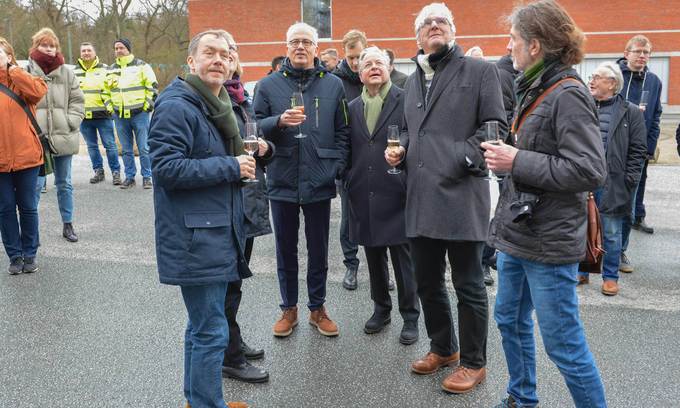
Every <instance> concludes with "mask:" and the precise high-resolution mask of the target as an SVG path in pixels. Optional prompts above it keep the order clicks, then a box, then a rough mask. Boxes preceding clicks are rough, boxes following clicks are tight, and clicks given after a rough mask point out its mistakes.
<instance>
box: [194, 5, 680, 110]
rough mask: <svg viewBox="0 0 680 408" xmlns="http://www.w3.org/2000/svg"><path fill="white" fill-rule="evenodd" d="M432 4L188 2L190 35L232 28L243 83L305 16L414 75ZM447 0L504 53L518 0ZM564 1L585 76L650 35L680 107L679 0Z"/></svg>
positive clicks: (495, 53) (329, 40)
mask: <svg viewBox="0 0 680 408" xmlns="http://www.w3.org/2000/svg"><path fill="white" fill-rule="evenodd" d="M445 1H446V0H445ZM429 3H431V0H335V1H333V0H247V1H246V0H240V1H235V0H190V1H189V27H190V31H191V35H194V34H196V33H198V32H200V31H202V30H205V29H208V28H223V29H226V30H227V31H229V32H230V33H232V34H233V35H234V37H235V38H236V41H237V43H238V44H239V47H240V56H241V61H242V62H243V65H244V69H245V78H244V80H245V81H252V80H257V79H259V78H261V77H262V76H263V75H265V74H266V73H267V71H268V70H269V64H270V61H271V58H272V57H273V56H276V55H285V53H286V43H285V40H286V30H287V28H288V27H289V26H290V25H291V24H293V23H294V22H296V21H302V20H303V13H304V16H305V21H306V22H308V23H310V24H312V25H316V26H317V28H321V30H320V31H322V32H326V33H327V34H326V35H325V37H326V38H322V39H321V40H320V44H319V50H320V51H321V50H323V49H325V48H329V47H333V48H336V49H338V50H339V51H340V52H341V53H342V45H341V39H342V36H343V35H344V33H345V32H347V31H349V30H350V29H352V28H358V29H361V30H362V31H365V32H366V35H367V37H368V38H369V43H370V44H375V45H378V46H380V47H385V48H391V49H393V50H394V51H395V53H396V55H397V65H398V67H399V69H400V70H402V71H405V72H411V71H412V69H413V66H412V64H411V61H410V60H409V58H410V57H412V56H413V55H415V53H416V51H417V48H416V43H415V34H414V27H413V22H414V20H415V16H416V15H417V13H418V12H419V11H420V9H421V8H422V7H423V6H424V5H426V4H429ZM446 4H447V5H448V6H449V8H450V9H451V10H452V11H453V15H454V20H455V24H456V31H457V33H456V34H457V35H456V38H457V42H458V43H459V44H460V45H461V46H462V47H463V48H465V49H467V48H469V47H472V46H474V45H479V46H480V47H482V49H483V50H484V54H485V56H487V57H491V58H492V59H495V58H498V57H499V56H501V55H503V54H505V46H506V44H507V42H508V34H507V33H508V30H509V28H508V27H507V26H506V25H505V23H504V21H503V16H506V15H508V14H509V13H510V11H511V10H512V7H513V4H514V1H513V0H487V1H484V2H475V1H468V0H448V1H446ZM561 4H562V5H564V7H565V8H566V9H567V10H568V11H569V12H570V14H571V15H572V17H573V18H574V19H575V20H576V23H577V24H578V25H579V26H580V27H581V29H582V30H583V31H585V32H586V35H587V39H588V41H587V45H586V47H587V49H586V51H587V55H586V60H585V61H584V62H583V63H582V64H581V65H580V66H579V67H578V69H579V70H580V72H581V74H582V75H583V76H586V75H587V74H589V73H590V71H592V70H593V69H594V68H595V66H596V65H597V64H598V63H599V62H601V61H603V60H612V59H617V58H619V57H621V56H622V54H623V49H624V47H625V44H626V42H627V41H628V39H629V38H630V37H632V36H633V35H635V34H639V33H641V34H645V35H646V36H648V37H649V38H650V40H651V41H652V44H653V49H652V61H651V63H650V68H651V70H652V71H653V72H655V73H656V74H657V75H659V77H661V80H662V82H663V84H664V89H663V94H662V102H663V103H664V104H669V105H678V107H680V0H663V1H658V0H636V1H634V2H631V1H629V0H602V1H586V0H562V1H561ZM314 18H317V20H316V21H317V22H316V23H315V22H314ZM319 20H321V21H322V22H321V23H319V22H318V21H319ZM320 37H324V35H321V36H320ZM674 108H676V107H675V106H674V107H672V108H671V110H675V109H674Z"/></svg>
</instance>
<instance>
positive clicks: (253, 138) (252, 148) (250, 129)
mask: <svg viewBox="0 0 680 408" xmlns="http://www.w3.org/2000/svg"><path fill="white" fill-rule="evenodd" d="M243 148H244V149H245V151H246V152H247V153H248V154H249V155H250V157H253V156H254V155H255V152H256V151H257V150H258V149H259V148H260V146H259V142H258V140H257V122H246V137H245V138H244V139H243ZM258 181H259V180H257V179H256V178H255V179H251V178H246V179H245V180H243V182H244V183H257V182H258Z"/></svg>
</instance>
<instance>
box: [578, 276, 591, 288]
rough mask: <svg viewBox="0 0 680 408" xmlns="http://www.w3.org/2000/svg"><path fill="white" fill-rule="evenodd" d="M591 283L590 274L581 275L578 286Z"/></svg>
mask: <svg viewBox="0 0 680 408" xmlns="http://www.w3.org/2000/svg"><path fill="white" fill-rule="evenodd" d="M589 283H590V277H589V276H588V275H579V276H578V283H577V286H581V285H587V284H589Z"/></svg>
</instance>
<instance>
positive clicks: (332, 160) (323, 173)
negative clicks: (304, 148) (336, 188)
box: [310, 147, 342, 187]
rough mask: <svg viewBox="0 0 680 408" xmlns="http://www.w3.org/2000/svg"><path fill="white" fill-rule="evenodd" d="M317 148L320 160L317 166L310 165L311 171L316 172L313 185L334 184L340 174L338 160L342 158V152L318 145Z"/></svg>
mask: <svg viewBox="0 0 680 408" xmlns="http://www.w3.org/2000/svg"><path fill="white" fill-rule="evenodd" d="M315 150H316V156H317V157H318V158H319V162H318V164H317V165H316V166H310V171H312V172H314V173H315V174H313V176H312V185H313V186H314V187H323V186H326V185H332V183H334V182H335V177H336V176H337V174H338V162H339V160H340V159H341V158H342V152H341V151H340V150H337V149H328V148H323V147H317V148H316V149H315Z"/></svg>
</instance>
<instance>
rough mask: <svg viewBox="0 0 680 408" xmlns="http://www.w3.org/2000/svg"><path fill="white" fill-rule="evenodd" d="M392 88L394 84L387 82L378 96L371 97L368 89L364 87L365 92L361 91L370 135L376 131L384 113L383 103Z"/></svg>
mask: <svg viewBox="0 0 680 408" xmlns="http://www.w3.org/2000/svg"><path fill="white" fill-rule="evenodd" d="M390 88H392V82H391V81H387V82H386V83H385V84H384V85H383V86H382V87H381V88H380V92H378V94H377V95H376V96H371V95H369V93H368V89H367V88H366V87H365V86H364V90H363V91H361V100H362V101H364V118H365V119H366V127H368V133H370V134H373V131H374V130H375V125H377V124H378V118H379V117H380V112H382V108H383V103H384V102H385V98H387V94H388V93H389V92H390Z"/></svg>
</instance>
